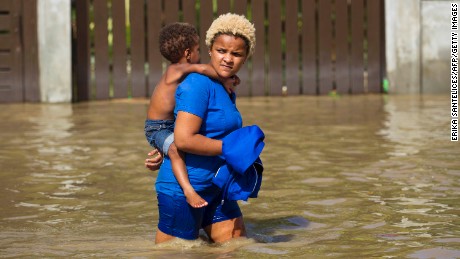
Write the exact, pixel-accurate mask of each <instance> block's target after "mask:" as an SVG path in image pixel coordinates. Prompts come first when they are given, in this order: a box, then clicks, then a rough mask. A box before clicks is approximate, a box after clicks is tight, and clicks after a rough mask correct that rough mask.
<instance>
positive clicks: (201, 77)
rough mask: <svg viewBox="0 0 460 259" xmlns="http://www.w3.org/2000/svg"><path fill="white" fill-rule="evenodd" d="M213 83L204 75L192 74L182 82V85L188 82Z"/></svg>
mask: <svg viewBox="0 0 460 259" xmlns="http://www.w3.org/2000/svg"><path fill="white" fill-rule="evenodd" d="M210 81H211V78H209V77H207V76H205V75H203V74H199V73H190V74H188V75H187V76H186V77H185V79H184V81H182V83H187V82H210Z"/></svg>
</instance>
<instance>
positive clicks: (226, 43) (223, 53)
mask: <svg viewBox="0 0 460 259" xmlns="http://www.w3.org/2000/svg"><path fill="white" fill-rule="evenodd" d="M210 54H211V62H210V64H211V66H212V67H214V69H215V70H216V72H217V74H218V75H219V76H220V77H222V78H229V77H231V76H233V75H235V74H236V73H237V72H238V71H239V70H240V68H241V66H242V65H243V64H244V62H245V61H246V58H247V56H248V53H247V46H246V43H245V42H244V40H243V39H242V38H240V37H236V36H233V35H226V34H221V35H219V36H217V38H216V39H215V40H214V43H213V45H212V46H211V50H210Z"/></svg>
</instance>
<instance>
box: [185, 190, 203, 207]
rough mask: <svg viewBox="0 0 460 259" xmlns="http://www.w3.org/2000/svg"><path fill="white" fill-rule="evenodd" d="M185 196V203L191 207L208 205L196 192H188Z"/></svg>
mask: <svg viewBox="0 0 460 259" xmlns="http://www.w3.org/2000/svg"><path fill="white" fill-rule="evenodd" d="M185 197H186V198H187V203H188V204H190V206H192V207H193V208H202V207H204V206H207V205H208V202H207V201H206V200H205V199H203V198H201V196H200V195H198V193H196V192H190V193H188V194H186V195H185Z"/></svg>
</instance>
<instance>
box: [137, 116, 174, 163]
mask: <svg viewBox="0 0 460 259" xmlns="http://www.w3.org/2000/svg"><path fill="white" fill-rule="evenodd" d="M144 133H145V137H146V138H147V141H148V142H149V144H150V146H152V147H154V148H156V149H158V150H159V151H160V152H161V153H163V154H164V155H167V154H168V150H169V146H171V144H172V143H173V142H174V121H173V120H145V126H144Z"/></svg>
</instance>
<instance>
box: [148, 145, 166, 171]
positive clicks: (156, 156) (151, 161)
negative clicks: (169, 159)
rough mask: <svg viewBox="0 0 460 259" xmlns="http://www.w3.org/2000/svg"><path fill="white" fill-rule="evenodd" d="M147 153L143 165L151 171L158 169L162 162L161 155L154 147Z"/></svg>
mask: <svg viewBox="0 0 460 259" xmlns="http://www.w3.org/2000/svg"><path fill="white" fill-rule="evenodd" d="M147 155H148V156H150V157H149V158H147V159H145V163H144V165H145V167H147V168H148V169H150V170H152V171H156V170H158V169H159V168H160V166H161V162H163V155H162V154H161V153H160V152H158V150H156V149H154V150H152V151H150V152H149V153H148V154H147Z"/></svg>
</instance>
